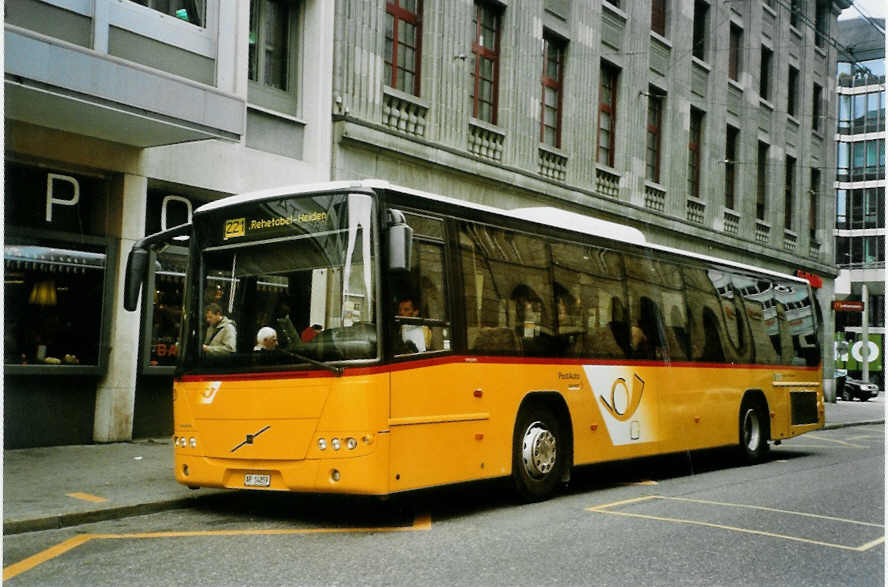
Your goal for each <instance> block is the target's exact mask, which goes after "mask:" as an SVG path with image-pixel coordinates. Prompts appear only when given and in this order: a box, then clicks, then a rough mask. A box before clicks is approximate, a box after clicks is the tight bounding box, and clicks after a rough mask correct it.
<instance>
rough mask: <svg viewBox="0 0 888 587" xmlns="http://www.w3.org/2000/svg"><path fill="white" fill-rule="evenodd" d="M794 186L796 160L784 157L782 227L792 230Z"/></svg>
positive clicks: (788, 156)
mask: <svg viewBox="0 0 888 587" xmlns="http://www.w3.org/2000/svg"><path fill="white" fill-rule="evenodd" d="M795 184H796V158H795V157H793V156H792V155H787V156H786V162H785V167H784V182H783V227H784V228H785V229H786V230H793V220H794V219H795V214H794V210H795Z"/></svg>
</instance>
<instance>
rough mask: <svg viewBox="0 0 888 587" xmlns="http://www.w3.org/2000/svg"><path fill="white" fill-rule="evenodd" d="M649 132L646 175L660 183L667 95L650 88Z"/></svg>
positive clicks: (646, 149)
mask: <svg viewBox="0 0 888 587" xmlns="http://www.w3.org/2000/svg"><path fill="white" fill-rule="evenodd" d="M647 98H648V107H647V132H646V145H645V177H646V178H647V179H648V180H650V181H652V182H654V183H660V160H661V150H660V146H661V144H662V136H663V102H664V101H665V100H666V95H665V94H664V93H662V92H660V91H657V90H655V89H654V88H653V87H651V88H648V97H647Z"/></svg>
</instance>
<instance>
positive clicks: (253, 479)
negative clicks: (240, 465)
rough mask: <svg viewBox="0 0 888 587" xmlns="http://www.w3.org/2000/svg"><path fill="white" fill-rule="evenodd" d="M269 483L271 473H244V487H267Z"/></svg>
mask: <svg viewBox="0 0 888 587" xmlns="http://www.w3.org/2000/svg"><path fill="white" fill-rule="evenodd" d="M269 485H271V475H252V474H249V473H247V474H246V475H244V487H268V486H269Z"/></svg>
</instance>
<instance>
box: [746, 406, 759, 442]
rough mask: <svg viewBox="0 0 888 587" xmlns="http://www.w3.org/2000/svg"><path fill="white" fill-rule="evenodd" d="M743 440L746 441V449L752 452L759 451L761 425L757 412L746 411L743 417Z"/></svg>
mask: <svg viewBox="0 0 888 587" xmlns="http://www.w3.org/2000/svg"><path fill="white" fill-rule="evenodd" d="M743 439H744V440H745V441H746V448H747V449H748V450H749V451H750V452H755V451H756V450H757V449H758V446H759V442H760V439H761V426H760V425H759V419H758V415H757V414H756V412H755V410H746V415H745V416H744V417H743Z"/></svg>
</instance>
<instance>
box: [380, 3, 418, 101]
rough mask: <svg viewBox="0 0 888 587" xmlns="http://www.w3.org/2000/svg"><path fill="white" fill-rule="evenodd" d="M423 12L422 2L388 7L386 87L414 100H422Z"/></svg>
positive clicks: (395, 4)
mask: <svg viewBox="0 0 888 587" xmlns="http://www.w3.org/2000/svg"><path fill="white" fill-rule="evenodd" d="M421 12H422V2H421V0H389V1H388V2H386V5H385V72H384V73H385V80H386V82H385V83H387V84H388V85H389V86H391V87H393V88H395V89H396V90H401V91H402V92H407V93H409V94H413V95H414V96H419V80H420V70H419V66H420V62H421V61H420V55H421V51H420V47H421V41H422V25H421V20H420V16H421Z"/></svg>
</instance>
